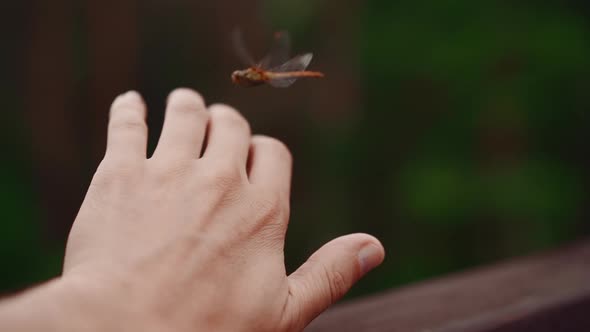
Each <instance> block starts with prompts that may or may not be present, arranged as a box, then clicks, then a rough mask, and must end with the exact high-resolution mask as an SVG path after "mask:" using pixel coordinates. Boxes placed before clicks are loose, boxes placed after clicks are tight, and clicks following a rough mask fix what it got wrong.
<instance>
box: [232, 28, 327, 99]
mask: <svg viewBox="0 0 590 332" xmlns="http://www.w3.org/2000/svg"><path fill="white" fill-rule="evenodd" d="M232 37H233V43H234V47H235V49H236V53H237V55H238V57H239V58H240V60H241V61H242V62H243V63H244V64H245V65H246V66H248V68H246V69H243V70H236V71H234V72H233V73H232V74H231V79H232V82H233V83H235V84H236V85H239V86H244V87H252V86H258V85H262V84H268V85H270V86H273V87H276V88H286V87H289V86H291V85H292V84H293V83H295V81H297V79H299V78H304V77H310V78H321V77H324V74H323V73H321V72H318V71H308V70H305V69H306V68H307V67H308V66H309V63H310V62H311V59H312V58H313V54H312V53H305V54H301V55H298V56H295V57H293V58H289V53H290V49H291V39H290V37H289V34H288V33H287V32H286V31H278V32H275V33H274V38H273V39H274V40H273V44H272V46H271V48H270V51H269V52H268V54H267V55H266V56H265V57H263V58H262V60H260V61H258V62H256V61H254V59H253V58H252V56H251V55H250V52H248V49H247V48H246V46H245V43H244V39H243V38H242V34H241V31H240V30H239V29H235V30H234V32H233V36H232Z"/></svg>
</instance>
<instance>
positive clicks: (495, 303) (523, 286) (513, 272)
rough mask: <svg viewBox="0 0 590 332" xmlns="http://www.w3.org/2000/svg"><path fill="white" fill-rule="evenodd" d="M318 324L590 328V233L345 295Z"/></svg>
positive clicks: (444, 331) (446, 330)
mask: <svg viewBox="0 0 590 332" xmlns="http://www.w3.org/2000/svg"><path fill="white" fill-rule="evenodd" d="M316 331H343V332H346V331H355V332H358V331H404V332H412V331H424V332H451V331H466V332H483V331H485V332H492V331H493V332H505V331H511V332H512V331H523V332H526V331H535V332H539V331H541V332H543V331H551V332H562V331H590V240H586V241H582V242H579V243H577V244H574V245H570V246H567V247H563V248H560V249H557V250H555V251H552V252H547V253H542V254H538V255H534V256H531V257H525V258H518V259H514V260H511V261H508V262H504V263H500V264H497V265H494V266H491V267H484V268H479V269H475V270H472V271H467V272H463V273H459V274H456V275H451V276H448V277H443V278H440V279H437V280H433V281H427V282H424V283H420V284H416V285H412V286H408V287H404V288H401V289H398V290H393V291H389V292H385V293H382V294H378V295H374V296H370V297H367V298H363V299H359V300H354V301H351V302H348V303H343V304H340V305H337V306H335V307H334V308H333V309H331V310H329V311H327V312H326V313H324V314H323V315H321V316H320V317H318V318H317V319H316V320H315V321H314V322H313V323H312V324H311V325H310V326H309V327H308V328H307V329H306V332H316Z"/></svg>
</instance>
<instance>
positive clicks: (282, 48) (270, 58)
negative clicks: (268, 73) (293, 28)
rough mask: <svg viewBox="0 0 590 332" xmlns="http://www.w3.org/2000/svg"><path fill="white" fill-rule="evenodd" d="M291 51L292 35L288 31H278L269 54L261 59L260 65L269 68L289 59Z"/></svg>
mask: <svg viewBox="0 0 590 332" xmlns="http://www.w3.org/2000/svg"><path fill="white" fill-rule="evenodd" d="M290 53H291V37H290V36H289V33H288V32H287V31H277V32H275V34H274V40H273V43H272V46H271V48H270V51H269V52H268V54H267V55H266V56H265V57H264V58H263V59H262V60H261V61H260V63H259V67H260V68H262V69H269V68H273V67H276V66H279V65H281V64H283V63H285V62H286V61H287V60H289V55H290Z"/></svg>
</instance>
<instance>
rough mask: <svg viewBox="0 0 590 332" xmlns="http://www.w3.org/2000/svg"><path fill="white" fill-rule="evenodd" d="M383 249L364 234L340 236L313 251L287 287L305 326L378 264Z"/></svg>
mask: <svg viewBox="0 0 590 332" xmlns="http://www.w3.org/2000/svg"><path fill="white" fill-rule="evenodd" d="M384 257H385V251H384V249H383V246H382V245H381V243H380V242H379V240H377V239H376V238H374V237H372V236H370V235H367V234H351V235H346V236H342V237H339V238H337V239H335V240H332V241H330V242H328V243H327V244H325V245H324V246H323V247H322V248H320V249H319V250H318V251H316V252H315V253H314V254H313V255H312V256H311V257H310V258H309V259H308V260H307V262H305V263H304V264H303V265H302V266H301V267H300V268H299V269H297V271H295V272H294V273H293V274H291V275H290V276H289V284H290V289H291V293H292V294H293V300H294V301H295V303H294V304H295V305H294V306H293V308H297V309H295V310H297V311H298V312H296V313H294V316H293V317H299V318H298V319H300V320H301V321H300V322H297V325H300V324H303V325H302V326H305V325H306V324H308V323H309V322H310V321H312V320H313V319H314V318H315V317H316V316H318V315H319V314H320V313H321V312H322V311H324V310H325V309H326V308H328V307H329V306H330V305H332V304H333V303H334V302H336V301H337V300H338V299H340V298H341V297H342V296H343V295H344V294H346V292H347V291H348V290H349V289H350V287H351V286H352V285H353V284H354V283H356V282H357V281H358V280H359V279H360V278H361V277H362V276H363V275H365V274H366V273H367V272H368V271H369V270H371V269H373V268H375V267H376V266H377V265H379V264H381V262H382V261H383V259H384Z"/></svg>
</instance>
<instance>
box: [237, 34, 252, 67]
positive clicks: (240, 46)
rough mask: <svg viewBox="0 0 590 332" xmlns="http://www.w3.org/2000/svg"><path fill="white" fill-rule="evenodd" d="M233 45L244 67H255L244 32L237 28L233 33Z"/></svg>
mask: <svg viewBox="0 0 590 332" xmlns="http://www.w3.org/2000/svg"><path fill="white" fill-rule="evenodd" d="M232 43H233V45H234V49H235V51H236V55H237V56H238V58H239V59H240V61H242V62H243V64H244V65H246V66H248V67H250V66H254V64H255V62H254V58H253V57H252V55H251V54H250V52H249V51H248V48H247V47H246V44H245V43H244V37H243V36H242V31H241V30H240V29H238V28H235V29H234V30H233V31H232Z"/></svg>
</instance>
